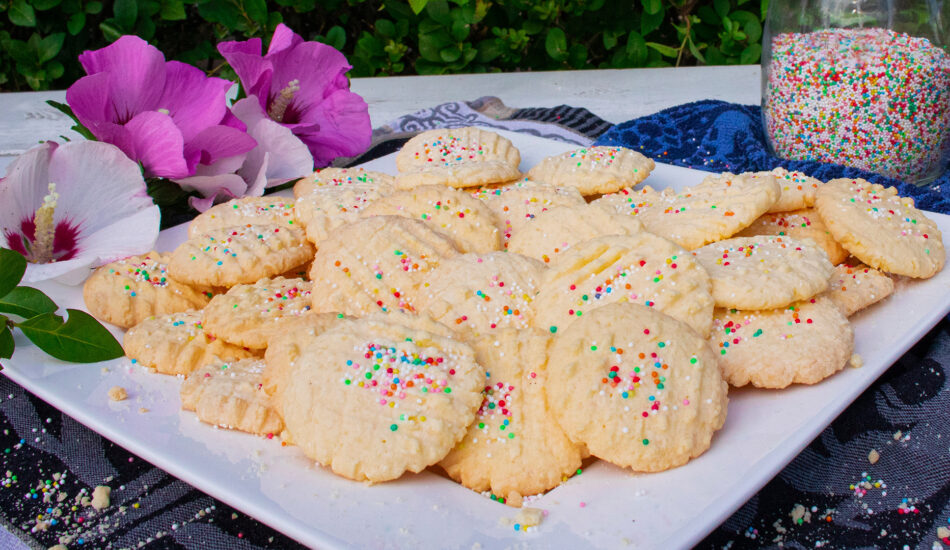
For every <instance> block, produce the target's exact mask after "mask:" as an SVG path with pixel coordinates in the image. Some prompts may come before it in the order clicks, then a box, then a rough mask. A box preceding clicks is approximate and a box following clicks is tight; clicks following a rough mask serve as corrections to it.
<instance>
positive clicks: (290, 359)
mask: <svg viewBox="0 0 950 550" xmlns="http://www.w3.org/2000/svg"><path fill="white" fill-rule="evenodd" d="M520 161H521V156H520V153H519V151H518V150H517V148H515V147H514V145H513V144H512V143H511V142H510V141H509V140H507V139H506V138H504V137H502V136H500V135H498V134H495V133H492V132H489V131H486V130H482V129H478V128H462V129H457V130H433V131H428V132H424V133H421V134H419V135H418V136H416V137H414V138H413V139H411V140H409V142H408V143H407V144H406V145H405V146H404V147H403V149H402V150H401V151H400V152H399V153H398V155H397V157H396V163H397V168H398V175H396V176H391V175H388V174H383V173H378V172H371V171H366V170H363V169H360V168H355V169H336V168H328V169H324V170H322V171H318V172H316V173H314V174H313V175H312V176H311V177H309V178H306V179H304V180H301V181H300V182H298V183H297V184H296V186H295V188H294V195H295V197H294V199H292V200H291V199H283V198H278V197H256V198H243V199H236V200H233V201H230V202H227V203H224V204H219V205H217V206H215V207H213V208H211V209H210V210H208V211H207V212H205V213H203V214H201V215H200V216H198V217H197V218H196V219H195V220H194V221H193V222H192V223H191V225H190V227H189V233H188V240H187V241H186V242H184V243H182V244H181V245H180V246H179V247H178V248H177V249H176V250H175V251H174V252H172V253H171V254H163V253H158V252H152V253H149V254H146V255H144V256H136V257H132V258H127V259H125V260H121V261H118V262H114V263H112V264H109V265H106V266H103V267H102V268H100V269H99V270H97V271H96V272H95V273H94V274H93V275H92V276H91V277H90V278H89V280H88V281H87V282H86V285H85V288H84V297H85V300H86V304H87V307H88V308H89V310H90V312H91V313H92V314H93V315H95V316H96V317H98V318H99V319H101V320H103V321H107V322H111V323H114V324H117V325H119V326H122V327H126V328H129V330H128V332H127V334H126V336H125V341H124V346H125V349H126V353H127V355H128V356H129V357H130V358H134V359H135V360H136V361H137V362H138V363H139V364H141V365H143V366H145V367H147V368H150V369H153V370H154V371H156V372H159V373H163V374H172V375H178V376H182V377H184V381H183V383H182V386H181V402H182V407H183V408H185V409H187V410H194V411H195V412H196V414H197V416H198V418H199V419H201V420H203V421H205V422H208V423H211V424H214V425H218V426H223V427H228V428H233V429H237V430H243V431H246V432H250V433H254V434H262V435H269V436H274V435H279V436H280V439H281V440H282V441H283V442H284V443H285V444H293V445H297V446H299V447H300V449H301V450H302V451H303V452H304V453H305V454H306V455H307V456H308V457H310V458H312V459H314V460H315V461H317V462H319V463H320V464H323V465H325V466H328V467H330V468H331V469H332V470H333V471H334V472H336V473H337V474H339V475H342V476H345V477H347V478H351V479H354V480H362V481H368V482H381V481H386V480H391V479H395V478H398V477H400V476H401V475H403V474H404V473H405V472H407V471H411V472H419V471H421V470H422V469H424V468H427V467H430V466H434V465H439V466H440V467H441V468H442V469H443V470H444V471H445V472H446V473H447V474H448V475H449V476H450V477H451V478H452V479H455V480H457V481H459V482H460V483H462V484H463V485H464V486H466V487H469V488H471V489H473V490H475V491H480V492H481V491H490V492H491V493H492V494H493V495H497V497H498V498H499V499H502V500H505V501H507V502H508V503H509V504H513V505H519V504H520V503H521V502H522V497H523V496H526V495H534V494H538V493H541V492H544V491H547V490H549V489H551V488H553V487H555V486H557V485H558V484H559V483H561V482H562V481H564V480H566V479H567V478H568V477H570V476H571V475H573V474H574V473H575V472H576V471H577V470H578V468H579V467H580V466H581V464H582V460H584V459H585V458H586V457H589V456H594V457H597V458H600V459H603V460H607V461H609V462H611V463H614V464H617V465H619V466H622V467H628V468H631V469H633V470H635V471H643V472H654V471H661V470H665V469H668V468H672V467H676V466H679V465H682V464H685V463H686V462H687V461H689V460H690V459H691V458H694V457H696V456H699V455H700V454H701V453H703V452H704V451H705V450H706V449H707V448H708V447H709V445H710V442H711V440H712V437H713V434H714V432H715V431H716V430H718V429H720V428H721V427H722V426H723V423H724V422H725V418H726V408H727V401H728V399H727V387H728V384H731V385H733V386H743V385H746V384H752V385H754V386H758V387H763V388H784V387H786V386H788V385H790V384H793V383H806V384H811V383H815V382H818V381H820V380H822V379H824V378H826V377H828V376H830V375H832V374H834V373H835V372H837V371H838V370H840V369H842V368H843V367H844V366H845V365H846V364H847V363H848V362H849V361H850V360H851V358H852V353H853V340H854V335H853V331H852V328H851V325H850V323H849V322H848V316H849V315H851V314H853V313H855V312H856V311H858V310H860V309H862V308H864V307H866V306H868V305H870V304H872V303H874V302H876V301H878V300H881V299H882V298H884V297H886V296H887V295H888V294H890V292H891V291H892V290H893V287H894V281H893V279H892V278H891V276H890V275H888V274H887V273H890V274H895V275H900V276H906V277H919V278H925V277H930V276H932V275H934V274H935V273H936V272H937V271H939V270H940V269H941V268H942V267H943V264H944V248H943V242H942V237H941V235H940V231H939V230H938V229H937V226H936V224H935V223H934V222H933V221H932V220H930V219H928V218H927V217H926V216H925V215H924V214H923V213H922V212H921V211H919V210H917V209H916V208H915V207H914V205H913V202H912V200H911V199H906V198H901V197H899V196H897V195H896V192H895V190H894V189H893V188H890V189H885V188H883V187H881V186H879V185H874V184H871V183H868V182H866V181H863V180H834V181H830V182H828V183H822V182H820V181H818V180H815V179H813V178H810V177H808V176H805V175H803V174H800V173H795V172H788V171H785V170H783V169H781V168H777V169H775V170H773V171H770V172H760V173H747V174H739V175H736V174H729V173H725V174H715V175H710V176H708V177H707V178H706V179H705V180H704V181H703V182H702V183H701V184H699V185H697V186H695V187H692V188H687V189H683V190H681V191H679V192H675V191H671V190H664V191H656V190H654V189H652V188H650V187H649V186H644V187H643V188H642V189H639V190H635V189H634V186H636V185H637V184H639V183H641V182H642V181H643V180H644V179H645V178H647V176H648V175H649V174H650V172H651V171H652V170H653V168H654V163H653V161H652V160H650V159H647V158H646V157H644V156H643V155H641V154H639V153H637V152H635V151H632V150H628V149H623V148H618V147H589V148H584V149H578V150H574V151H569V152H567V153H564V154H561V155H556V156H553V157H549V158H547V159H545V160H543V161H542V162H541V163H540V164H538V165H537V166H535V167H533V168H532V169H531V170H530V172H528V173H527V177H524V175H523V174H521V172H520V171H519V164H520ZM861 262H863V263H861ZM885 272H887V273H885ZM727 383H728V384H727Z"/></svg>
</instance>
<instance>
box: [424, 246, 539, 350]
mask: <svg viewBox="0 0 950 550" xmlns="http://www.w3.org/2000/svg"><path fill="white" fill-rule="evenodd" d="M544 271H545V269H544V265H543V264H541V262H539V261H538V260H535V259H533V258H528V257H527V256H522V255H520V254H515V253H511V252H490V253H488V254H463V255H461V256H456V257H455V258H452V259H449V260H446V261H444V262H442V263H441V264H439V266H438V267H437V268H435V269H433V270H432V271H430V272H429V273H427V274H426V276H425V278H424V279H423V283H422V287H421V288H420V289H419V298H418V303H419V311H421V312H422V313H425V314H426V315H429V316H430V317H432V318H433V319H435V320H436V321H439V322H441V323H442V324H444V325H446V326H448V327H449V328H451V329H453V330H455V331H456V332H458V333H459V334H461V335H463V336H464V337H465V338H466V339H467V338H469V337H473V336H479V335H481V334H487V333H490V332H492V331H495V330H498V329H502V328H506V327H513V328H522V329H523V328H527V327H528V322H529V320H530V319H531V314H532V308H533V302H534V296H535V294H536V293H537V289H538V286H539V285H540V283H541V277H542V276H543V274H544Z"/></svg>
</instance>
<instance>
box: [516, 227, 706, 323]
mask: <svg viewBox="0 0 950 550" xmlns="http://www.w3.org/2000/svg"><path fill="white" fill-rule="evenodd" d="M549 265H550V269H549V270H548V272H547V273H546V275H545V280H544V282H543V283H542V285H541V289H540V291H539V292H538V295H537V297H536V298H535V312H534V326H536V327H538V328H540V329H542V330H548V331H550V332H551V333H555V334H560V333H561V332H562V331H563V330H564V329H566V328H568V327H569V326H570V325H571V324H572V323H575V322H577V321H578V320H580V319H582V318H583V316H586V315H589V314H590V313H591V312H593V311H596V310H597V309H598V308H601V307H604V306H606V305H608V304H612V303H617V302H631V303H635V304H642V305H644V306H647V307H650V308H654V309H656V310H658V311H662V312H663V313H665V314H667V315H670V316H672V317H675V318H676V319H679V320H680V321H683V322H684V323H686V324H687V325H689V326H691V327H692V328H693V329H694V330H696V331H697V332H699V333H700V334H701V335H703V336H705V335H706V334H708V333H709V327H710V324H711V323H712V311H713V298H712V295H711V294H710V288H711V284H710V280H709V275H707V274H706V270H704V269H703V268H702V266H700V265H699V263H698V262H697V261H696V260H695V259H694V258H693V257H692V255H690V253H689V252H687V251H686V250H684V249H683V248H682V247H680V246H678V245H676V244H675V243H672V242H670V241H668V240H666V239H664V238H662V237H657V236H656V235H654V234H652V233H648V232H646V231H641V232H639V233H635V234H633V235H624V236H620V235H612V236H606V237H597V238H596V239H590V240H588V241H584V242H582V243H578V244H576V245H574V246H572V247H571V249H570V250H568V251H567V252H565V253H564V254H562V255H561V256H560V257H559V258H558V259H557V260H556V261H555V262H552V263H551V264H549Z"/></svg>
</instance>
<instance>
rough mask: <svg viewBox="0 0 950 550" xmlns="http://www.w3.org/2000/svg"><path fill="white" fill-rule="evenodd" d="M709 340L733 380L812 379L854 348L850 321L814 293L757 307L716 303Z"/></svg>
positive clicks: (839, 365)
mask: <svg viewBox="0 0 950 550" xmlns="http://www.w3.org/2000/svg"><path fill="white" fill-rule="evenodd" d="M709 345H710V347H711V348H712V349H713V350H715V351H716V352H717V353H718V354H719V367H720V369H722V376H723V378H725V379H726V381H727V382H729V384H731V385H733V386H745V385H746V384H752V385H753V386H755V387H757V388H773V389H778V388H785V387H787V386H789V385H791V384H815V383H817V382H820V381H822V380H824V379H825V378H827V377H829V376H831V375H832V374H834V373H836V372H838V371H839V370H841V369H843V368H844V366H845V365H846V364H847V363H848V360H849V359H850V358H851V353H852V352H853V351H854V330H853V329H852V328H851V323H849V322H848V318H847V317H845V315H844V313H842V312H841V311H840V310H839V309H838V308H837V306H835V304H834V303H833V302H832V301H831V300H830V299H828V298H826V297H824V296H818V297H815V298H812V299H811V300H806V301H803V302H796V303H794V304H792V305H789V306H786V307H784V308H778V309H769V310H762V311H749V310H745V311H744V310H735V309H719V308H717V309H716V313H715V321H714V325H713V333H712V336H710V337H709Z"/></svg>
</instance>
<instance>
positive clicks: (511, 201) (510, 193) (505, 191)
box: [472, 179, 587, 248]
mask: <svg viewBox="0 0 950 550" xmlns="http://www.w3.org/2000/svg"><path fill="white" fill-rule="evenodd" d="M472 195H473V196H474V197H475V198H477V199H479V200H481V201H484V202H485V204H487V205H488V207H489V208H491V209H492V212H494V213H495V219H496V220H497V221H498V225H499V227H500V228H501V230H502V243H503V246H504V247H505V248H507V247H508V242H509V241H510V240H511V238H512V236H513V235H514V234H515V233H517V232H518V231H519V230H520V229H521V228H523V227H525V226H526V225H527V224H529V223H531V222H533V221H534V219H535V218H537V217H538V216H540V215H541V213H543V212H547V211H548V210H550V209H552V208H556V207H558V206H584V205H585V204H587V203H586V202H584V197H582V196H581V194H580V193H579V192H578V191H577V189H575V188H574V187H557V186H554V185H548V184H546V183H538V182H536V181H531V180H529V179H523V180H520V181H517V182H514V183H508V184H504V185H494V186H489V187H481V188H479V189H476V190H473V191H472Z"/></svg>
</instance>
